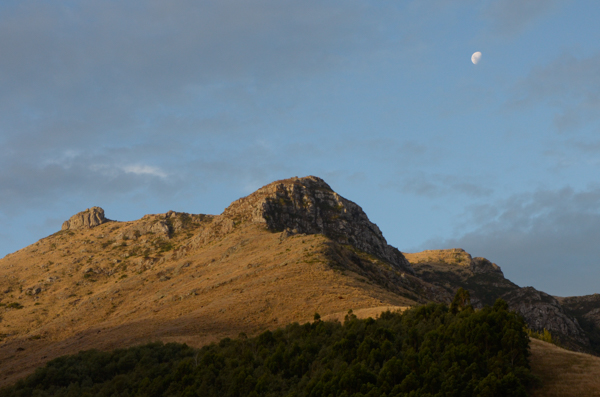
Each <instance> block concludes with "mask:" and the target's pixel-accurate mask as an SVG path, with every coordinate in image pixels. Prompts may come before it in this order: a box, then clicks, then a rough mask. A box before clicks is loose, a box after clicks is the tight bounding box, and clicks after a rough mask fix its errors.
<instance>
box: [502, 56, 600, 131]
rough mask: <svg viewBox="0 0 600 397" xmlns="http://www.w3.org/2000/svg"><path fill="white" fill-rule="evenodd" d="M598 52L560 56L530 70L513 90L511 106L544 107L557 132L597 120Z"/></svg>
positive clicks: (599, 94)
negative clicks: (551, 118)
mask: <svg viewBox="0 0 600 397" xmlns="http://www.w3.org/2000/svg"><path fill="white" fill-rule="evenodd" d="M598 70H600V53H596V54H594V55H592V56H589V57H575V56H573V55H571V54H563V55H561V56H560V57H558V58H557V59H555V60H554V61H553V62H552V63H550V64H548V65H545V66H539V67H537V68H535V69H533V70H532V71H531V72H530V74H529V75H528V76H527V77H526V78H525V79H523V80H522V81H520V82H519V83H518V85H517V87H516V91H515V97H514V99H513V102H512V104H513V106H523V105H529V106H531V105H540V104H543V105H547V106H549V107H550V108H551V109H554V111H555V112H556V113H555V116H554V125H555V126H556V128H557V130H558V131H559V132H571V131H576V130H577V129H579V128H580V127H582V126H584V125H585V124H587V123H589V122H594V121H597V120H599V119H600V74H599V73H598Z"/></svg>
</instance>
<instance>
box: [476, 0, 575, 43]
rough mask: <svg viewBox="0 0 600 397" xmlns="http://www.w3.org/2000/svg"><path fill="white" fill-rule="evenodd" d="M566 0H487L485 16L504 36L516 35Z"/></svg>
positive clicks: (498, 32) (495, 29)
mask: <svg viewBox="0 0 600 397" xmlns="http://www.w3.org/2000/svg"><path fill="white" fill-rule="evenodd" d="M564 2H565V1H564V0H497V1H490V2H487V3H488V6H487V7H485V8H484V9H483V12H482V14H483V16H484V17H485V18H487V19H489V20H490V21H492V29H493V30H494V31H495V32H496V33H497V34H501V35H503V36H516V35H518V34H520V33H521V32H522V31H523V30H525V29H526V28H527V27H529V26H530V25H531V24H532V23H534V22H535V21H536V20H538V19H539V18H540V17H541V16H543V15H545V14H547V13H549V12H550V11H552V10H553V9H555V8H557V5H559V4H560V3H564Z"/></svg>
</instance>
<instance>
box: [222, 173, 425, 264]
mask: <svg viewBox="0 0 600 397" xmlns="http://www.w3.org/2000/svg"><path fill="white" fill-rule="evenodd" d="M222 217H223V218H224V219H228V220H229V222H230V223H229V224H230V225H231V222H232V223H233V224H234V225H235V224H237V223H240V222H244V221H251V222H254V223H263V224H265V225H266V226H267V228H268V229H270V230H271V231H276V232H285V234H286V235H294V234H323V235H325V236H327V237H329V238H331V239H332V240H334V241H335V242H337V243H339V244H349V245H352V246H354V247H356V248H358V249H359V250H361V251H364V252H366V253H369V254H371V255H374V256H376V257H378V258H380V259H383V260H384V261H386V262H388V263H390V264H391V265H393V266H394V267H396V269H397V270H401V271H403V272H408V273H409V274H414V270H413V269H412V267H411V266H410V264H409V263H408V261H407V260H406V258H405V257H404V255H402V253H401V252H400V251H399V250H398V249H396V248H394V247H392V246H390V245H388V243H387V241H386V240H385V238H384V237H383V234H382V233H381V230H379V228H378V227H377V225H375V224H374V223H372V222H371V221H370V220H369V218H368V217H367V214H365V213H364V211H363V210H362V208H361V207H360V206H358V205H357V204H355V203H353V202H352V201H350V200H347V199H345V198H344V197H342V196H340V195H339V194H337V193H336V192H334V191H333V190H332V189H331V187H329V185H328V184H327V183H325V181H323V180H322V179H320V178H317V177H315V176H308V177H305V178H290V179H285V180H282V181H277V182H273V183H271V184H269V185H267V186H265V187H263V188H261V189H259V190H257V191H256V192H255V193H252V194H251V195H249V196H247V197H244V198H241V199H239V200H237V201H235V202H233V203H232V204H231V205H230V206H229V207H228V208H227V209H226V210H225V212H224V213H223V215H222ZM221 222H223V221H221Z"/></svg>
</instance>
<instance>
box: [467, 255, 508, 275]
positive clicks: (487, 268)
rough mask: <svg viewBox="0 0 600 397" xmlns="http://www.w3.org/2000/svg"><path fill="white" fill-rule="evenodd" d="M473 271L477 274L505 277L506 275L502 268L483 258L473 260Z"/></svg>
mask: <svg viewBox="0 0 600 397" xmlns="http://www.w3.org/2000/svg"><path fill="white" fill-rule="evenodd" d="M471 271H472V272H473V273H475V274H486V273H488V274H499V275H501V276H502V277H504V273H502V269H500V266H498V265H496V264H495V263H492V262H490V261H489V260H487V259H485V258H481V257H476V258H473V259H472V260H471Z"/></svg>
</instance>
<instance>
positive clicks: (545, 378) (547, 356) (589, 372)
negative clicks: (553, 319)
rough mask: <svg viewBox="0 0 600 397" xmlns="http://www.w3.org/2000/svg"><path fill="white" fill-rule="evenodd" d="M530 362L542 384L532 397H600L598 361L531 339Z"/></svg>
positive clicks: (591, 357) (599, 366)
mask: <svg viewBox="0 0 600 397" xmlns="http://www.w3.org/2000/svg"><path fill="white" fill-rule="evenodd" d="M530 362H531V370H532V372H533V373H534V374H535V375H537V376H539V377H540V379H541V380H542V387H541V388H539V389H537V390H536V391H535V392H534V393H533V396H534V397H582V396H585V397H592V396H600V357H595V356H591V355H589V354H584V353H576V352H572V351H569V350H565V349H561V348H560V347H557V346H555V345H552V344H550V343H546V342H542V341H540V340H536V339H532V340H531V359H530Z"/></svg>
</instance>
